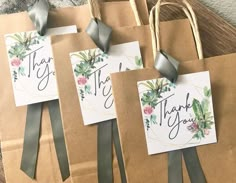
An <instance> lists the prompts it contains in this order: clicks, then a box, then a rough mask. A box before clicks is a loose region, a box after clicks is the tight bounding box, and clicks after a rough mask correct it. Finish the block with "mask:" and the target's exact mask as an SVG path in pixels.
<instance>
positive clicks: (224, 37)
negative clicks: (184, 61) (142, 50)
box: [0, 0, 236, 183]
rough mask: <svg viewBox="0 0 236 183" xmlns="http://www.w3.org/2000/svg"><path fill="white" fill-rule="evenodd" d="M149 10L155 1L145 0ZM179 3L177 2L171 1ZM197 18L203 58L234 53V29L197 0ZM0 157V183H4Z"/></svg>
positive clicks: (177, 14) (168, 10) (174, 13)
mask: <svg viewBox="0 0 236 183" xmlns="http://www.w3.org/2000/svg"><path fill="white" fill-rule="evenodd" d="M147 1H148V3H149V8H150V7H151V6H153V5H154V2H155V0H147ZM172 1H179V0H172ZM189 2H190V3H191V5H192V6H193V9H194V10H195V13H196V15H197V18H198V24H199V30H200V34H201V39H202V44H203V51H204V56H205V57H213V56H218V55H224V54H229V53H236V28H235V27H233V26H232V25H230V24H228V23H227V22H226V21H225V20H224V19H222V18H221V17H219V16H218V15H216V14H215V13H213V12H212V11H211V10H209V9H208V8H206V7H205V6H203V5H202V4H201V3H200V2H198V0H189ZM183 17H184V14H183V13H182V12H181V11H180V10H178V9H176V8H175V7H164V8H163V9H162V10H161V20H162V21H166V20H173V19H180V18H183ZM1 160H2V156H0V183H5V178H4V171H3V166H2V161H1Z"/></svg>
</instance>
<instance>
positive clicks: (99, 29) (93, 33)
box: [86, 18, 112, 53]
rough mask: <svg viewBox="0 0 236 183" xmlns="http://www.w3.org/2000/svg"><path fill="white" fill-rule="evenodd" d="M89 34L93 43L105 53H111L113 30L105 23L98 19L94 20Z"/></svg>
mask: <svg viewBox="0 0 236 183" xmlns="http://www.w3.org/2000/svg"><path fill="white" fill-rule="evenodd" d="M86 32H87V34H88V35H89V36H90V37H91V39H92V40H93V42H94V43H95V44H96V45H97V47H98V48H100V49H101V50H102V51H103V52H104V53H107V52H108V51H109V47H110V40H111V34H112V28H111V27H110V26H108V25H106V24H105V23H103V22H102V21H101V20H99V19H98V18H92V19H91V21H90V23H89V25H88V27H87V29H86Z"/></svg>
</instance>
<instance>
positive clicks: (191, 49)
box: [52, 20, 197, 183]
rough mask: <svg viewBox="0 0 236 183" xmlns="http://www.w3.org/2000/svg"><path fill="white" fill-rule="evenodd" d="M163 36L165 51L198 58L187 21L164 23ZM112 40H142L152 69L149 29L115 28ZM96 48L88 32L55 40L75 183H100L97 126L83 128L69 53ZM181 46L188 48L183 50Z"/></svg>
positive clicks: (71, 166) (66, 130) (187, 58)
mask: <svg viewBox="0 0 236 183" xmlns="http://www.w3.org/2000/svg"><path fill="white" fill-rule="evenodd" d="M161 33H162V35H163V36H162V40H161V42H162V45H163V48H164V49H165V50H166V51H168V52H170V53H171V54H173V55H176V56H177V57H178V59H180V60H183V61H186V60H189V59H194V58H197V54H196V48H195V43H194V39H193V35H192V32H191V27H190V25H189V22H188V20H176V21H170V22H163V23H161ZM168 35H172V36H171V37H169V36H168ZM111 40H112V41H111V42H112V45H115V44H121V43H126V42H131V41H139V44H140V49H141V54H142V58H143V61H144V65H145V67H152V65H153V63H152V62H150V59H149V58H150V57H153V55H152V41H151V33H150V29H149V26H136V27H122V28H115V29H114V30H113V33H112V39H111ZM95 47H96V46H95V45H94V43H93V42H92V41H91V39H90V38H89V37H88V35H87V34H85V33H79V34H69V35H63V36H53V37H52V48H53V53H54V64H55V70H56V78H57V84H58V92H59V99H60V108H61V113H62V121H63V126H64V133H65V140H66V144H67V151H68V156H69V161H70V169H71V174H72V180H73V181H74V182H82V183H83V182H84V183H85V182H97V125H91V126H84V123H83V120H82V114H81V108H80V103H79V99H78V95H77V90H76V85H75V82H74V76H73V70H72V66H71V62H70V57H69V54H70V53H72V52H76V51H81V50H86V49H92V48H95ZM181 47H184V48H185V49H184V50H183V49H181ZM121 54H122V53H121ZM152 60H153V58H152ZM125 113H127V112H125ZM125 141H127V142H128V143H132V140H130V139H125ZM122 143H124V142H122ZM138 151H141V149H140V150H139V149H138ZM113 154H114V153H113ZM113 159H114V163H113V170H114V172H115V173H114V175H115V176H114V180H115V182H120V178H119V176H117V175H119V169H118V164H117V161H116V158H115V157H114V158H113ZM131 167H132V168H131V169H132V171H133V172H137V173H138V171H145V170H137V167H138V166H136V167H135V166H132V165H131ZM138 169H139V168H138ZM145 169H147V167H145ZM136 175H138V174H136ZM159 175H160V174H159ZM131 182H135V181H131ZM143 182H145V181H143Z"/></svg>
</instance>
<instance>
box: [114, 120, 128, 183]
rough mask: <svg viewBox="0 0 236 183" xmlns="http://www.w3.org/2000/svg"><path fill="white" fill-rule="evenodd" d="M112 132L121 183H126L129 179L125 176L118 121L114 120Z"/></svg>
mask: <svg viewBox="0 0 236 183" xmlns="http://www.w3.org/2000/svg"><path fill="white" fill-rule="evenodd" d="M112 131H113V141H114V144H115V150H116V156H117V160H118V164H119V169H120V176H121V182H122V183H126V182H127V179H126V174H125V166H124V161H123V156H122V151H121V145H120V137H119V131H118V126H117V121H116V119H115V120H113V124H112Z"/></svg>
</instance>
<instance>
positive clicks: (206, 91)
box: [204, 87, 211, 97]
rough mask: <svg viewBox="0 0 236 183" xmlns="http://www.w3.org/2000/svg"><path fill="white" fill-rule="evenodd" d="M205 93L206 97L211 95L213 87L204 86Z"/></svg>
mask: <svg viewBox="0 0 236 183" xmlns="http://www.w3.org/2000/svg"><path fill="white" fill-rule="evenodd" d="M204 95H205V97H210V96H211V89H208V88H207V87H204Z"/></svg>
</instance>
